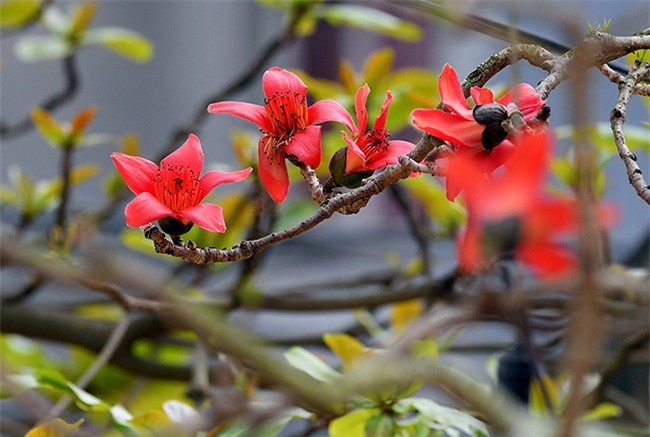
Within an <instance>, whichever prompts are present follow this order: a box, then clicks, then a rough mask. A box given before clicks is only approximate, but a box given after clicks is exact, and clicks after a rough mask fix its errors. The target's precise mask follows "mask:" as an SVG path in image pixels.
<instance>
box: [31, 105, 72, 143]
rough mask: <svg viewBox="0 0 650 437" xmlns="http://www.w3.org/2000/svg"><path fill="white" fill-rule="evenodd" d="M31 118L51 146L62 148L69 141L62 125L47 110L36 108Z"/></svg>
mask: <svg viewBox="0 0 650 437" xmlns="http://www.w3.org/2000/svg"><path fill="white" fill-rule="evenodd" d="M31 117H32V122H33V123H34V125H35V126H36V128H37V129H38V131H39V132H40V133H41V135H43V138H45V139H46V140H47V142H49V143H50V144H52V145H55V146H62V145H63V143H64V142H65V141H66V140H67V138H68V136H67V134H66V133H65V131H64V130H63V128H62V127H61V125H60V124H59V123H58V122H57V121H56V120H55V119H54V118H53V117H52V115H51V114H50V113H49V112H47V111H46V110H45V109H41V108H34V109H33V110H32V112H31Z"/></svg>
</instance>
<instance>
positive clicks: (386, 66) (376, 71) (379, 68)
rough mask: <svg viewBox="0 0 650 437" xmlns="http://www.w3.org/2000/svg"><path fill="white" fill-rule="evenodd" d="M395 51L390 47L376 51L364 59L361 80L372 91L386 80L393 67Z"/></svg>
mask: <svg viewBox="0 0 650 437" xmlns="http://www.w3.org/2000/svg"><path fill="white" fill-rule="evenodd" d="M394 59H395V51H394V50H393V49H392V48H390V47H384V48H382V49H379V50H376V51H374V52H373V53H371V54H370V56H368V57H367V58H366V62H365V65H364V67H363V80H364V81H365V82H367V83H368V86H370V89H374V88H375V87H377V86H379V84H380V83H381V82H382V81H384V80H385V79H386V77H387V76H388V74H389V73H390V70H391V69H392V67H393V61H394Z"/></svg>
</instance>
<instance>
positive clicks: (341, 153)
mask: <svg viewBox="0 0 650 437" xmlns="http://www.w3.org/2000/svg"><path fill="white" fill-rule="evenodd" d="M347 151H348V148H347V147H344V148H342V149H339V150H337V151H336V153H334V155H333V156H332V159H331V160H330V164H329V170H330V173H331V175H332V180H333V181H334V183H335V184H336V186H337V187H346V188H358V187H360V186H361V185H363V180H364V179H365V178H368V177H370V176H371V175H372V173H373V172H372V171H363V172H358V173H346V172H345V156H346V154H347Z"/></svg>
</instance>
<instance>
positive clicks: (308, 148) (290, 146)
mask: <svg viewBox="0 0 650 437" xmlns="http://www.w3.org/2000/svg"><path fill="white" fill-rule="evenodd" d="M320 130H321V127H320V126H314V125H312V126H307V129H305V130H304V131H302V132H300V133H298V134H296V135H295V136H294V137H293V138H292V139H291V141H289V142H288V143H287V144H286V145H285V146H284V153H286V154H287V155H293V156H295V157H296V158H298V160H299V161H300V162H304V163H305V164H307V165H308V166H310V167H311V168H318V166H319V165H320V159H321V144H320Z"/></svg>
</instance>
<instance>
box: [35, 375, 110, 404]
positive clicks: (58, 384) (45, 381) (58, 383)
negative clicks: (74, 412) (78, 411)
mask: <svg viewBox="0 0 650 437" xmlns="http://www.w3.org/2000/svg"><path fill="white" fill-rule="evenodd" d="M35 376H36V379H37V380H38V382H39V384H41V385H42V386H49V387H51V388H54V389H58V390H62V391H65V392H67V393H68V394H70V395H72V396H73V397H74V399H75V400H76V401H77V404H79V405H80V406H82V407H86V408H88V409H91V410H95V409H99V410H107V409H108V408H109V407H108V405H106V404H105V403H104V402H103V401H102V400H101V399H99V398H97V397H96V396H93V395H91V394H90V393H88V392H87V391H85V390H83V389H82V388H80V387H77V386H76V385H75V384H73V383H72V382H70V381H68V380H67V379H66V378H64V377H63V376H62V375H60V374H59V373H58V372H55V371H51V370H39V371H37V372H36V373H35Z"/></svg>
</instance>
